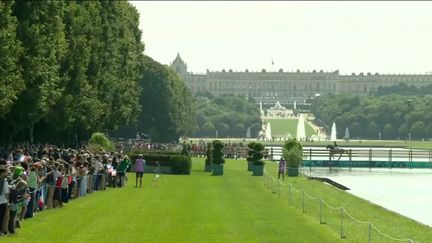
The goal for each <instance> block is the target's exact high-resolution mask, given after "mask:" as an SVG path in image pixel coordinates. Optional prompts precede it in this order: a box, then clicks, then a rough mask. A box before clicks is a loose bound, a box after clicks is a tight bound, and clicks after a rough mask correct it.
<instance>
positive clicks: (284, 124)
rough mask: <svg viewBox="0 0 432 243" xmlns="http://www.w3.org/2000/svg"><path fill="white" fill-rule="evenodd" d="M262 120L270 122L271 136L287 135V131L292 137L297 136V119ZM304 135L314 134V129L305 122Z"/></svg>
mask: <svg viewBox="0 0 432 243" xmlns="http://www.w3.org/2000/svg"><path fill="white" fill-rule="evenodd" d="M264 122H265V123H266V124H267V122H270V128H271V132H272V136H273V137H287V136H288V133H289V134H291V136H292V137H293V138H295V137H296V136H297V123H298V120H297V119H264ZM305 130H306V137H310V136H312V135H313V134H316V132H315V131H314V129H313V128H312V127H310V126H309V124H308V123H306V122H305Z"/></svg>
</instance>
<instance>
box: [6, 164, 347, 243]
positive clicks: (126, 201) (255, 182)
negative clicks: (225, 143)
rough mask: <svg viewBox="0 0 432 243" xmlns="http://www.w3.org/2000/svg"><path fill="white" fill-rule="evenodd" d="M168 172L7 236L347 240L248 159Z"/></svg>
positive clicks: (41, 217) (75, 204)
mask: <svg viewBox="0 0 432 243" xmlns="http://www.w3.org/2000/svg"><path fill="white" fill-rule="evenodd" d="M203 168H204V164H203V160H194V162H193V171H192V174H191V175H186V176H178V175H177V176H175V175H162V177H161V181H162V184H161V185H160V187H158V188H151V187H150V181H151V177H152V175H150V174H146V175H144V187H143V188H135V187H134V185H135V182H134V179H135V178H134V175H133V174H129V178H130V179H129V181H128V183H127V186H126V187H125V188H117V189H108V190H107V191H105V192H95V193H93V194H89V195H88V196H87V197H86V198H80V199H77V200H73V201H71V202H70V203H69V204H67V205H65V206H64V207H63V208H61V209H53V210H48V211H44V212H42V213H39V214H37V215H36V216H35V217H34V218H32V219H30V220H27V221H24V222H23V224H22V225H23V227H22V228H21V229H18V233H17V234H16V235H14V236H8V237H7V241H8V242H343V241H341V240H339V239H338V236H337V234H336V232H334V231H332V230H331V229H330V228H329V227H326V226H323V225H319V224H317V223H316V222H315V221H314V220H313V219H312V218H310V217H305V216H304V215H303V214H302V213H301V212H299V211H298V210H296V209H294V208H292V207H289V206H287V205H286V203H284V202H282V201H278V200H274V198H273V197H272V196H271V193H270V192H269V191H268V190H267V189H266V188H265V187H264V186H263V178H262V177H252V176H251V173H250V172H247V171H246V162H245V161H240V160H239V161H235V160H229V161H227V162H226V168H225V174H224V175H223V176H219V177H215V176H211V175H210V174H209V173H204V172H203Z"/></svg>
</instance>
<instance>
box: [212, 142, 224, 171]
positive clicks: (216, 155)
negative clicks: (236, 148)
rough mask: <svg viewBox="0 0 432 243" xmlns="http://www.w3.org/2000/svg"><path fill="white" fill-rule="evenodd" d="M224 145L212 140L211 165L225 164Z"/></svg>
mask: <svg viewBox="0 0 432 243" xmlns="http://www.w3.org/2000/svg"><path fill="white" fill-rule="evenodd" d="M223 148H224V144H223V143H222V142H221V141H220V140H214V141H213V142H212V158H213V160H212V162H213V164H217V165H220V164H223V163H225V159H224V157H225V156H224V150H223Z"/></svg>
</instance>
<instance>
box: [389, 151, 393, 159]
mask: <svg viewBox="0 0 432 243" xmlns="http://www.w3.org/2000/svg"><path fill="white" fill-rule="evenodd" d="M392 160H393V159H392V149H390V150H389V161H390V162H392Z"/></svg>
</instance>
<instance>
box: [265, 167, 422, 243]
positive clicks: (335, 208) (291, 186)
mask: <svg viewBox="0 0 432 243" xmlns="http://www.w3.org/2000/svg"><path fill="white" fill-rule="evenodd" d="M264 176H266V177H268V178H270V179H271V180H272V182H276V181H277V183H279V185H282V186H288V187H289V188H290V189H292V190H294V191H296V192H303V194H304V195H306V196H307V197H308V198H309V199H311V200H321V203H322V204H323V205H324V206H326V207H328V208H329V209H332V210H342V212H343V213H345V214H346V215H348V217H350V218H351V219H352V220H353V221H354V222H356V223H359V224H368V225H369V231H370V230H371V229H374V230H376V231H377V232H378V233H379V234H381V235H382V236H384V237H386V238H388V239H390V240H393V241H401V242H410V243H413V242H414V241H413V240H412V239H409V238H406V239H401V238H394V237H392V236H390V235H387V234H385V233H384V232H382V231H381V230H380V229H378V228H377V227H376V226H375V225H374V224H373V223H372V222H370V221H362V220H359V219H356V218H355V217H354V216H352V215H351V214H350V213H348V211H347V210H346V209H345V208H344V207H333V206H331V205H329V204H328V203H327V202H326V201H324V199H322V198H321V197H313V196H311V195H309V194H308V193H307V192H306V191H304V190H300V189H297V188H295V187H294V186H293V185H292V184H291V183H287V184H286V183H283V182H281V181H279V180H276V179H275V178H274V177H273V176H271V175H270V174H269V173H268V171H267V170H266V169H265V168H264ZM265 180H266V179H265ZM272 184H273V183H272ZM320 221H321V220H320ZM341 227H342V226H341ZM341 231H343V229H342V228H341ZM370 233H371V232H369V236H368V237H369V238H370V237H371V236H370ZM341 236H343V234H342V232H341Z"/></svg>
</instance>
